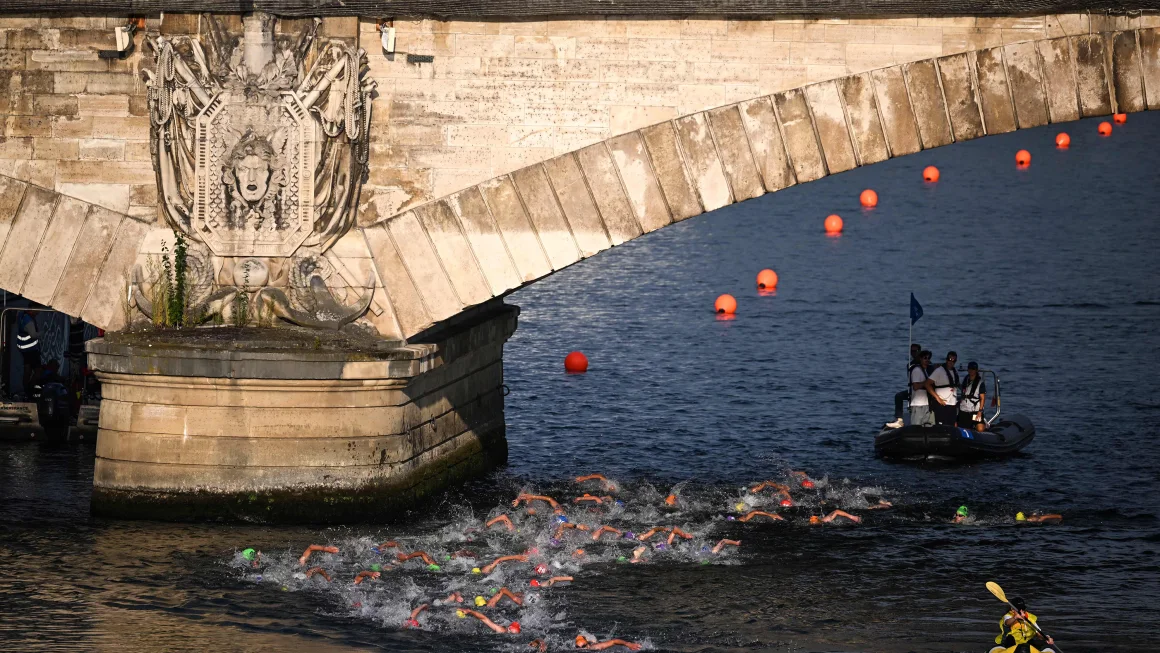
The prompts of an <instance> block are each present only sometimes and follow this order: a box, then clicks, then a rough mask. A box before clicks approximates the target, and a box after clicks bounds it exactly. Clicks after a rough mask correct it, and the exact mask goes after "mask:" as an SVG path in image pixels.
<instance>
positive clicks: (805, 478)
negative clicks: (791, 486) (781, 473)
mask: <svg viewBox="0 0 1160 653" xmlns="http://www.w3.org/2000/svg"><path fill="white" fill-rule="evenodd" d="M789 475H790V476H791V477H793V476H796V477H797V478H799V479H801V480H799V481H798V484H799V485H801V486H802V487H803V488H805V489H807V490H812V489H814V482H813V481H811V480H810V475H809V474H807V473H805V472H794V471H791V472H790V473H789Z"/></svg>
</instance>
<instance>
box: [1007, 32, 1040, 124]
mask: <svg viewBox="0 0 1160 653" xmlns="http://www.w3.org/2000/svg"><path fill="white" fill-rule="evenodd" d="M1003 60H1004V61H1005V62H1006V63H1007V82H1008V83H1009V84H1010V85H1011V97H1012V98H1014V100H1015V117H1016V118H1017V119H1018V122H1019V128H1020V129H1028V128H1030V127H1039V126H1040V125H1046V124H1047V95H1046V93H1045V90H1044V89H1045V87H1044V82H1043V69H1042V68H1041V67H1040V61H1039V51H1038V50H1037V49H1036V47H1035V44H1034V43H1031V42H1026V43H1015V44H1012V45H1008V46H1006V47H1005V48H1004V49H1003Z"/></svg>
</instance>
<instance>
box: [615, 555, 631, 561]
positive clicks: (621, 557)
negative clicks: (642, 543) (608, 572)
mask: <svg viewBox="0 0 1160 653" xmlns="http://www.w3.org/2000/svg"><path fill="white" fill-rule="evenodd" d="M627 560H628V558H626V557H624V556H619V557H618V558H617V559H616V561H617V562H626V561H627Z"/></svg>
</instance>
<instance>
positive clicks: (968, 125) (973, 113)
mask: <svg viewBox="0 0 1160 653" xmlns="http://www.w3.org/2000/svg"><path fill="white" fill-rule="evenodd" d="M938 71H939V75H940V76H941V77H942V87H943V94H944V95H945V97H946V102H947V113H948V114H949V115H950V118H951V130H952V131H953V133H954V137H955V140H956V141H966V140H970V139H972V138H978V137H980V136H982V135H983V134H985V133H986V132H985V131H984V130H983V120H982V118H981V115H980V113H979V103H978V101H977V100H976V99H975V96H976V88H975V75H974V72H973V71H972V70H971V63H970V61H968V60H967V55H966V54H953V55H951V56H949V57H942V58H940V59H938Z"/></svg>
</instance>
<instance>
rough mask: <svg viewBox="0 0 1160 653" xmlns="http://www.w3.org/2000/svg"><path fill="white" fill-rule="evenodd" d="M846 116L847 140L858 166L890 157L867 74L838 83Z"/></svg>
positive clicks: (872, 87) (845, 78) (847, 78)
mask: <svg viewBox="0 0 1160 653" xmlns="http://www.w3.org/2000/svg"><path fill="white" fill-rule="evenodd" d="M838 85H839V87H840V88H841V91H842V102H843V104H844V105H845V106H846V117H847V119H848V120H849V121H850V138H851V139H852V140H853V143H854V151H855V152H856V153H857V155H858V165H869V164H871V163H878V162H880V161H885V160H886V159H889V158H890V148H888V147H887V145H886V135H885V134H884V133H883V131H882V119H881V118H880V116H879V114H878V102H877V101H876V100H875V99H874V83H873V82H872V81H871V80H870V75H869V74H868V73H861V74H858V75H850V76H848V77H843V78H842V79H840V80H838Z"/></svg>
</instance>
